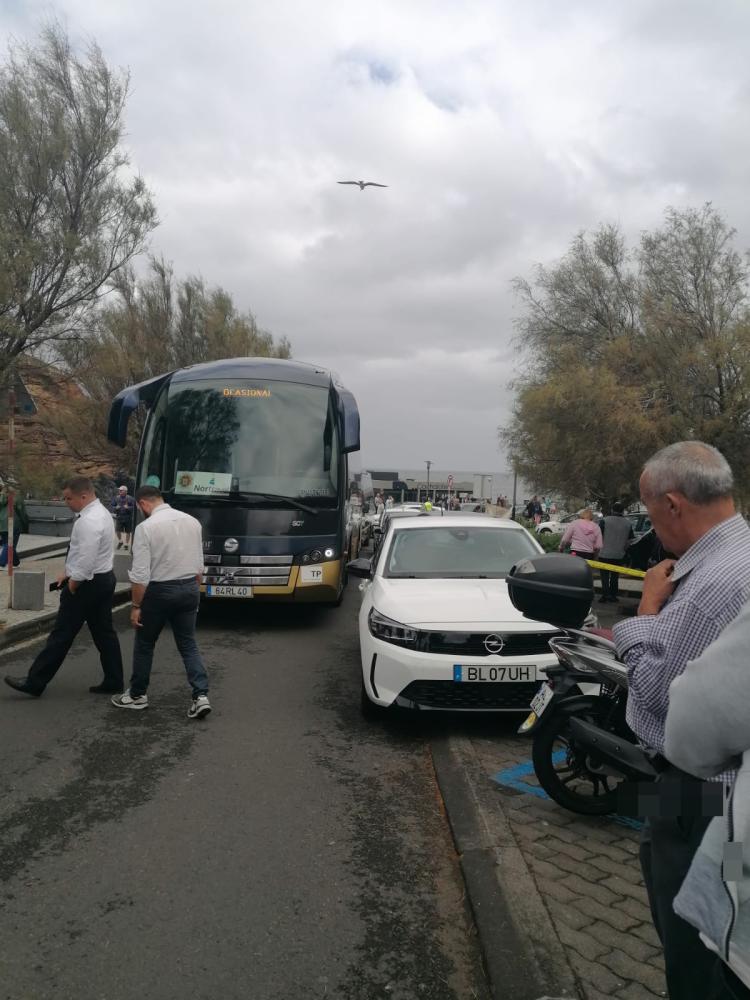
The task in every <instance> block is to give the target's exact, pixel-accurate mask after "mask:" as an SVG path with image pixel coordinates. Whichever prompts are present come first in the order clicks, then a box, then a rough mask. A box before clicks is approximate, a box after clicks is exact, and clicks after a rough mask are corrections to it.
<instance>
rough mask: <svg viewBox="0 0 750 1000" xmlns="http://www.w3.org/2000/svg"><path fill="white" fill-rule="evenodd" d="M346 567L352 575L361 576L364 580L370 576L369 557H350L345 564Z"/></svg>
mask: <svg viewBox="0 0 750 1000" xmlns="http://www.w3.org/2000/svg"><path fill="white" fill-rule="evenodd" d="M346 568H347V570H348V571H349V572H350V573H351V575H352V576H361V577H364V578H365V579H366V580H367V579H369V578H370V577H371V576H372V560H371V559H364V558H362V559H352V561H351V562H349V563H347V564H346Z"/></svg>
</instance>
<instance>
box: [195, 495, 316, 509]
mask: <svg viewBox="0 0 750 1000" xmlns="http://www.w3.org/2000/svg"><path fill="white" fill-rule="evenodd" d="M188 496H189V498H190V499H191V500H197V501H198V502H199V503H204V504H212V503H236V502H237V501H238V500H255V499H259V500H268V501H270V502H271V503H282V504H284V505H285V506H286V507H293V508H294V509H295V510H304V511H305V512H306V513H307V514H319V513H320V511H319V510H316V508H315V507H310V506H309V504H306V503H302V502H301V501H300V500H295V499H294V497H285V496H281V495H279V494H278V493H255V492H253V491H244V490H232V491H231V492H230V493H207V494H206V495H205V496H195V495H193V494H188ZM180 499H184V498H182V497H181V498H180Z"/></svg>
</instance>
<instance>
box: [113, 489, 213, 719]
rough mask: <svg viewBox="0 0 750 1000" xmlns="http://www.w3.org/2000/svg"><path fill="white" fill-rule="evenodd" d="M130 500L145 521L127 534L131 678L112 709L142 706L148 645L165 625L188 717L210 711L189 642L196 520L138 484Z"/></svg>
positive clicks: (199, 545) (195, 586)
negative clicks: (187, 693) (181, 667)
mask: <svg viewBox="0 0 750 1000" xmlns="http://www.w3.org/2000/svg"><path fill="white" fill-rule="evenodd" d="M135 500H136V503H137V505H138V508H139V510H140V511H141V512H142V513H143V514H145V516H146V520H145V521H143V522H142V523H141V524H139V525H138V527H137V528H136V529H135V534H134V536H133V567H132V569H131V570H130V573H129V576H130V582H131V584H132V591H131V592H132V599H133V608H132V611H131V614H130V622H131V624H132V626H133V628H134V629H135V630H136V632H135V646H134V648H133V676H132V677H131V679H130V687H129V688H128V690H127V691H125V692H124V694H121V695H118V696H117V697H115V698H113V699H112V704H113V705H116V706H117V707H118V708H128V709H133V710H136V711H137V710H139V709H144V708H148V695H147V694H146V691H147V690H148V684H149V680H150V677H151V665H152V663H153V659H154V647H155V646H156V641H157V639H158V638H159V634H160V633H161V630H162V629H163V628H164V626H165V625H166V624H167V622H168V623H169V624H170V625H171V626H172V632H173V634H174V640H175V643H176V644H177V649H178V650H179V652H180V656H181V657H182V662H183V663H184V664H185V671H186V673H187V678H188V683H189V684H190V687H191V688H192V692H193V700H192V703H191V705H190V708H189V709H188V713H187V715H188V718H189V719H200V718H202V717H203V716H205V715H208V713H209V712H210V711H211V705H210V703H209V700H208V676H207V674H206V669H205V667H204V666H203V660H202V659H201V654H200V652H199V650H198V645H197V643H196V641H195V621H196V618H197V615H198V606H199V604H200V584H201V579H202V576H203V540H202V536H201V526H200V522H199V521H197V520H196V519H195V518H194V517H191V516H190V515H189V514H185V513H183V512H182V511H179V510H174V508H172V507H170V506H169V504H167V503H164V500H163V499H162V495H161V493H160V492H159V490H158V489H156V487H155V486H141V488H140V489H139V490H137V491H136V494H135Z"/></svg>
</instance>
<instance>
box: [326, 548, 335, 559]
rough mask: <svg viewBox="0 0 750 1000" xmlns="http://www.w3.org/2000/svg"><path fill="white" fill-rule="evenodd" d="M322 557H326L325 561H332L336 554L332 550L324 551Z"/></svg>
mask: <svg viewBox="0 0 750 1000" xmlns="http://www.w3.org/2000/svg"><path fill="white" fill-rule="evenodd" d="M323 555H324V556H325V557H326V559H333V557H334V556H335V555H336V553H335V552H334V550H333V549H326V550H325V552H324V553H323Z"/></svg>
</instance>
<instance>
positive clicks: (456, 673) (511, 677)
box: [453, 663, 537, 684]
mask: <svg viewBox="0 0 750 1000" xmlns="http://www.w3.org/2000/svg"><path fill="white" fill-rule="evenodd" d="M536 679H537V678H536V664H535V663H516V664H514V665H513V666H510V665H508V666H499V667H490V666H486V665H485V664H481V665H477V666H465V665H462V664H460V663H456V664H454V665H453V680H454V681H456V682H458V681H461V683H469V684H472V683H474V684H476V683H481V682H484V683H487V682H488V681H489V682H490V683H492V684H499V683H503V682H508V683H513V682H515V683H516V684H518V683H523V682H528V681H532V682H535V681H536Z"/></svg>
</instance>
